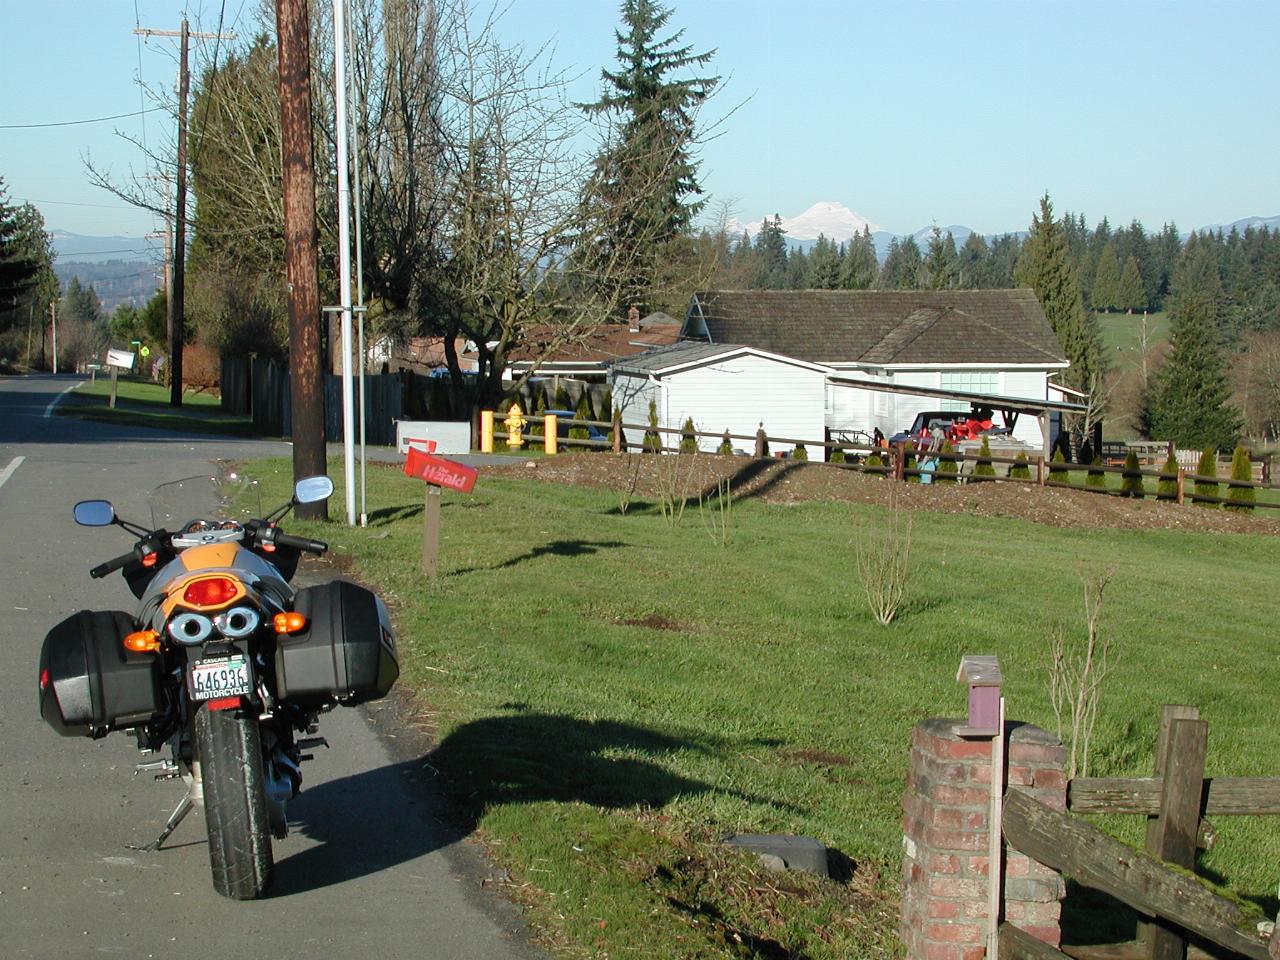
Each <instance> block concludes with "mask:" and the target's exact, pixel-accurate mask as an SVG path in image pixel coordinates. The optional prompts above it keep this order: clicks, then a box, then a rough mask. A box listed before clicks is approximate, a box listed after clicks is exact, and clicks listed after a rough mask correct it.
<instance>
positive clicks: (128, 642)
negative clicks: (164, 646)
mask: <svg viewBox="0 0 1280 960" xmlns="http://www.w3.org/2000/svg"><path fill="white" fill-rule="evenodd" d="M124 648H125V649H126V650H132V651H133V652H134V653H159V652H160V634H158V633H156V632H155V631H154V630H136V631H134V632H133V633H130V634H127V635H126V636H125V638H124Z"/></svg>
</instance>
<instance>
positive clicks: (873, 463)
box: [863, 453, 884, 476]
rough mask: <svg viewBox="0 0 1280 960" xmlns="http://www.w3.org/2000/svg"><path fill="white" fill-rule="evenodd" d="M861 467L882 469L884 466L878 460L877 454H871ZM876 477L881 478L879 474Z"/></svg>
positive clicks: (882, 462)
mask: <svg viewBox="0 0 1280 960" xmlns="http://www.w3.org/2000/svg"><path fill="white" fill-rule="evenodd" d="M863 466H866V467H883V466H884V461H883V460H881V459H880V454H878V453H873V454H871V456H869V457H867V459H866V460H865V461H863ZM878 476H881V474H878Z"/></svg>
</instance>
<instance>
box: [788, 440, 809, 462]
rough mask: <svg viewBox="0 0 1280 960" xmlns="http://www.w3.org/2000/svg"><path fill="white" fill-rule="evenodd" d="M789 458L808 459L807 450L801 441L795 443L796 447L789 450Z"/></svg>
mask: <svg viewBox="0 0 1280 960" xmlns="http://www.w3.org/2000/svg"><path fill="white" fill-rule="evenodd" d="M791 459H792V460H808V459H809V451H808V450H806V449H805V446H804V444H803V443H797V444H796V448H795V449H794V450H792V451H791Z"/></svg>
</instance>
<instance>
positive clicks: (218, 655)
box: [39, 475, 399, 900]
mask: <svg viewBox="0 0 1280 960" xmlns="http://www.w3.org/2000/svg"><path fill="white" fill-rule="evenodd" d="M232 476H233V477H234V475H232ZM211 485H213V486H218V482H217V481H216V480H212V479H211V478H204V477H194V478H187V479H186V480H179V481H174V482H173V483H170V484H164V485H162V486H161V487H159V488H157V490H156V491H154V492H153V494H152V496H151V498H150V502H151V508H152V526H151V528H150V529H148V528H146V527H143V526H140V525H138V524H136V523H132V522H129V521H126V520H122V519H121V518H120V517H118V516H117V515H116V512H115V508H114V507H113V506H112V505H111V503H110V502H109V501H106V500H85V501H82V502H80V503H77V504H76V505H75V509H74V511H73V513H74V517H75V520H76V522H77V523H78V524H81V525H83V526H89V527H105V526H113V525H114V526H119V527H121V528H123V529H124V530H125V531H126V532H128V533H129V534H131V535H132V536H134V537H136V538H137V540H136V543H135V544H134V546H133V549H131V550H130V551H129V552H128V553H125V554H122V555H121V556H118V557H116V558H114V559H112V560H108V561H107V562H105V563H102V564H99V565H98V566H96V567H94V568H93V569H91V570H90V571H89V575H90V576H91V577H95V578H100V577H105V576H107V575H108V574H111V573H114V572H115V571H117V570H119V571H121V573H122V575H123V577H124V579H125V581H126V583H127V584H128V586H129V588H130V590H131V591H132V593H133V594H134V596H135V597H137V598H138V606H137V610H136V611H135V612H134V613H133V614H129V613H124V612H121V611H90V610H81V611H79V612H77V613H75V614H72V615H71V616H70V617H68V618H67V619H65V620H63V621H62V622H61V623H59V624H58V625H57V626H55V627H54V628H53V629H52V630H50V631H49V634H48V635H47V636H46V637H45V640H44V644H43V646H42V648H41V652H40V666H39V686H40V714H41V716H42V717H43V718H44V720H45V721H46V722H47V723H48V724H49V725H50V726H51V727H53V729H54V730H56V731H57V732H58V733H60V734H62V735H63V736H88V737H93V738H95V739H96V738H99V737H103V736H106V735H107V734H108V733H112V732H116V731H127V732H132V734H133V735H134V737H135V738H136V740H137V746H138V748H139V749H140V750H141V751H142V752H143V753H144V754H162V753H163V754H167V755H165V756H163V757H162V759H159V760H156V761H148V762H144V763H140V764H138V770H139V771H141V772H151V773H154V774H155V775H156V778H157V779H174V778H178V777H181V778H182V779H183V780H184V781H185V782H186V785H187V793H186V795H185V796H184V797H183V798H182V800H181V802H180V803H179V804H178V806H177V808H176V809H175V810H174V811H173V813H172V815H171V816H170V817H169V819H168V821H167V823H166V824H165V826H164V829H163V830H162V831H161V833H160V836H159V837H157V838H156V840H154V841H152V842H151V843H150V844H148V845H147V846H146V847H144V848H142V849H147V850H159V849H160V848H161V846H162V845H163V844H164V841H165V840H166V839H167V838H168V837H169V835H170V834H171V833H173V831H174V830H175V829H176V828H177V826H178V824H179V823H181V822H182V820H183V818H185V817H186V816H187V814H188V813H190V811H191V810H192V809H193V808H194V807H196V806H203V808H204V814H205V821H206V825H207V828H208V835H209V863H210V868H211V871H212V875H213V886H214V889H215V890H216V891H217V892H218V893H219V894H221V895H223V896H226V897H230V898H232V899H236V900H250V899H256V898H258V897H260V896H262V895H263V893H264V892H265V891H266V889H267V888H268V886H269V885H270V882H271V876H272V869H273V857H272V839H273V838H274V839H276V840H281V839H284V837H285V836H286V834H287V832H288V821H287V818H286V805H287V804H288V802H289V800H291V799H292V798H293V797H295V796H297V794H298V791H299V789H300V788H301V785H302V771H301V764H302V763H303V762H304V761H306V760H309V759H311V758H312V755H311V754H309V753H308V752H307V751H308V750H310V749H313V748H315V747H318V746H328V744H327V743H326V742H325V741H324V739H323V738H322V737H317V736H316V733H317V732H318V727H317V720H318V718H319V716H320V715H321V714H322V713H325V712H326V711H328V710H331V709H333V707H334V706H335V705H338V704H342V705H345V706H354V705H356V704H360V703H364V702H367V701H369V700H374V699H378V698H380V697H383V696H385V695H386V694H387V692H388V691H389V690H390V688H391V685H392V684H393V683H394V682H395V680H396V677H397V676H398V674H399V664H398V661H397V657H396V646H395V637H394V635H393V633H392V630H391V622H390V619H389V617H388V615H387V609H386V607H385V605H384V604H383V602H382V600H381V599H380V598H378V597H377V596H376V595H375V594H374V593H372V592H371V591H369V590H366V589H364V588H363V587H360V586H358V585H356V584H353V583H348V582H345V581H340V580H334V581H331V582H329V583H325V584H321V585H318V586H310V587H304V588H302V589H299V590H297V591H296V592H295V591H294V590H293V589H292V588H291V587H290V585H289V581H290V580H291V579H292V578H293V575H294V573H295V571H296V568H297V566H298V563H299V560H300V558H301V555H302V554H303V553H310V554H315V555H320V554H323V553H324V552H325V551H326V550H327V549H328V545H327V544H325V543H323V542H321V541H318V540H309V539H306V538H303V537H295V536H291V535H289V534H287V533H285V532H284V531H283V530H282V529H281V528H280V526H279V521H280V520H281V519H282V518H283V517H284V516H285V515H286V514H287V513H288V512H289V510H291V509H292V508H293V507H294V506H295V505H297V504H301V503H314V502H318V501H321V500H325V499H327V498H328V497H329V496H330V495H331V494H332V493H333V482H332V481H331V480H330V479H329V478H328V477H324V476H318V477H308V478H306V479H303V480H299V481H298V483H297V484H296V486H295V488H294V496H293V498H292V499H291V500H290V501H289V502H288V503H286V504H284V505H283V506H281V507H279V508H277V509H276V510H274V511H271V512H270V513H268V514H266V515H265V516H261V517H255V516H253V515H248V516H243V515H242V516H240V517H237V516H234V515H232V516H227V514H228V513H235V509H233V508H238V506H239V504H237V503H225V504H224V509H223V510H221V511H219V512H220V513H222V514H223V516H222V518H221V519H204V518H201V517H200V513H196V514H195V516H196V519H190V520H185V521H181V520H179V521H176V522H175V520H174V518H175V517H176V516H182V515H185V516H188V517H190V516H192V514H191V513H186V514H177V513H176V512H175V511H176V509H178V507H177V505H178V504H181V503H183V502H184V501H187V502H189V501H191V500H192V499H193V497H194V499H195V501H196V502H198V503H200V504H201V511H200V512H205V513H207V505H208V502H209V491H210V486H211ZM221 492H222V493H226V492H227V491H226V488H225V487H224V488H222V490H221ZM240 493H241V496H240V502H241V503H242V502H243V500H244V496H243V490H241V491H240ZM250 499H252V498H251V497H250ZM261 512H262V511H261V508H260V506H259V508H258V509H257V510H256V511H255V513H256V514H261ZM241 513H242V514H243V511H241ZM170 526H172V527H176V529H166V527H170Z"/></svg>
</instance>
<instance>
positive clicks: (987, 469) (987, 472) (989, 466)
mask: <svg viewBox="0 0 1280 960" xmlns="http://www.w3.org/2000/svg"><path fill="white" fill-rule="evenodd" d="M973 475H974V476H975V477H994V476H995V475H996V467H995V464H994V463H992V462H991V444H990V442H989V441H988V440H987V438H986V437H985V436H984V437H983V438H982V447H981V449H979V450H978V463H977V466H975V467H974V468H973Z"/></svg>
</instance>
